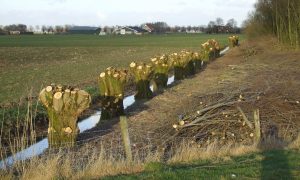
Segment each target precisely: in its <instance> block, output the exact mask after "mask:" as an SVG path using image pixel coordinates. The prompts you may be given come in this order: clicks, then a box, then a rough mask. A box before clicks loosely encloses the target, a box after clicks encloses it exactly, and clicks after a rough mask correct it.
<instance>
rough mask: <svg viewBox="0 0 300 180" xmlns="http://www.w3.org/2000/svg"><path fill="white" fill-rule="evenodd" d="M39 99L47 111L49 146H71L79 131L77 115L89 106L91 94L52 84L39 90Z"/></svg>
mask: <svg viewBox="0 0 300 180" xmlns="http://www.w3.org/2000/svg"><path fill="white" fill-rule="evenodd" d="M39 99H40V101H41V102H42V103H43V105H44V106H45V107H46V109H47V113H48V118H49V127H48V140H49V145H50V147H61V146H69V147H71V146H73V145H74V144H75V142H76V138H77V135H78V133H79V128H78V126H77V120H78V116H79V115H80V114H81V113H82V112H83V111H84V110H85V109H87V108H88V107H89V104H90V102H91V96H90V95H89V94H88V93H87V92H85V91H83V90H79V89H78V88H73V87H69V86H61V85H57V86H55V85H54V84H53V85H51V86H47V87H46V88H44V89H43V90H42V91H41V92H40V95H39Z"/></svg>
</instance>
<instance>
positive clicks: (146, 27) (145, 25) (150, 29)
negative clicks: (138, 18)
mask: <svg viewBox="0 0 300 180" xmlns="http://www.w3.org/2000/svg"><path fill="white" fill-rule="evenodd" d="M142 28H143V29H144V30H146V31H147V32H149V33H151V32H153V31H154V27H153V26H152V25H151V24H144V25H142Z"/></svg>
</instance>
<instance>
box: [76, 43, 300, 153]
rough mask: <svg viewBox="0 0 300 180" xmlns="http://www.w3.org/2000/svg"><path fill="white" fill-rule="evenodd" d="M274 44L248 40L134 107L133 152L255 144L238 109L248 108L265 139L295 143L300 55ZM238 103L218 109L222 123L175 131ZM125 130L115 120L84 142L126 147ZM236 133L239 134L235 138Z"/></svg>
mask: <svg viewBox="0 0 300 180" xmlns="http://www.w3.org/2000/svg"><path fill="white" fill-rule="evenodd" d="M274 44H276V43H275V41H274V40H272V39H269V40H265V41H264V42H245V43H243V44H242V45H241V46H240V47H238V48H234V49H231V50H230V51H229V52H228V53H227V54H226V55H225V56H223V57H221V58H218V59H217V60H215V61H213V62H212V63H210V64H209V65H208V66H207V67H206V68H205V69H204V70H203V71H202V72H200V73H198V74H197V75H196V76H194V77H191V78H189V79H185V80H183V81H180V82H176V83H175V84H174V85H172V87H170V88H168V89H166V90H165V91H164V92H163V93H162V94H159V95H157V96H155V97H154V98H153V99H151V100H150V101H146V102H136V103H135V104H134V105H133V106H131V107H129V108H128V109H127V114H128V123H129V134H130V137H131V143H132V146H133V148H135V149H137V150H139V149H140V148H146V147H147V148H149V147H151V148H152V147H154V146H155V147H161V148H162V149H164V148H167V147H166V146H167V144H168V143H170V142H172V143H174V142H175V143H176V141H177V140H178V139H179V138H182V139H188V140H191V141H195V142H196V143H199V145H200V146H203V145H205V143H207V142H208V141H211V140H214V139H216V140H221V139H223V140H225V141H226V142H228V141H230V142H232V141H233V142H239V143H246V144H247V143H251V142H252V141H253V137H250V136H249V134H250V133H251V132H253V130H251V129H250V128H249V127H247V126H245V125H242V124H243V123H242V119H241V117H240V116H239V115H238V111H237V110H236V106H240V107H241V108H242V110H243V111H244V113H245V114H246V116H247V117H248V118H249V120H250V121H251V122H253V118H252V117H253V111H254V109H259V110H260V118H261V126H262V135H263V137H266V136H269V135H270V136H273V137H275V136H276V137H277V138H280V139H283V140H285V141H287V142H289V141H291V140H293V139H294V138H295V137H296V136H297V134H298V133H299V132H298V131H299V127H300V104H299V101H300V91H299V88H300V71H299V67H300V61H299V58H300V52H299V51H298V52H296V51H287V50H280V49H279V48H278V47H275V46H273V45H274ZM240 95H242V98H240ZM238 99H241V102H237V103H235V104H234V105H232V106H224V107H221V108H218V109H214V113H219V114H217V118H215V119H217V120H218V121H220V123H215V124H213V123H210V124H202V126H196V127H192V128H186V129H180V130H176V129H174V128H173V127H172V125H173V124H178V121H179V119H180V118H186V119H187V121H186V122H187V123H189V121H188V119H189V117H191V116H192V115H194V114H195V113H196V111H197V110H201V109H203V108H205V107H210V106H213V105H215V104H218V103H220V102H229V101H233V100H238ZM199 116H200V115H199ZM228 117H229V119H228ZM230 117H231V118H230ZM226 118H227V119H228V120H226ZM213 120H214V118H212V119H210V121H213ZM206 123H207V122H206ZM119 132H120V128H119V124H118V119H114V120H110V121H107V122H102V123H100V125H99V126H98V127H95V128H93V129H91V130H89V131H87V132H84V133H82V134H80V135H79V142H86V141H90V143H89V145H91V146H93V147H100V144H102V145H103V144H107V145H109V146H110V147H111V148H112V149H116V148H117V147H119V146H120V147H119V148H120V149H122V148H121V140H120V139H121V138H120V133H119ZM199 132H205V133H204V135H203V134H201V133H199ZM228 133H229V135H228ZM230 134H231V135H232V134H234V135H232V136H234V138H233V137H230ZM174 139H176V140H175V141H174ZM85 144H86V143H85Z"/></svg>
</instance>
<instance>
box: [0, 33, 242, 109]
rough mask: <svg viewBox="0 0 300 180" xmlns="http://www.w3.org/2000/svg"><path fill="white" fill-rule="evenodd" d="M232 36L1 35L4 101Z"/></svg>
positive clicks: (82, 83) (90, 80) (0, 97)
mask: <svg viewBox="0 0 300 180" xmlns="http://www.w3.org/2000/svg"><path fill="white" fill-rule="evenodd" d="M228 36H229V35H207V34H194V35H193V34H192V35H187V34H174V35H145V36H102V37H100V36H95V35H35V36H0V54H1V56H0V81H1V86H0V91H1V94H0V104H5V103H9V102H18V100H19V99H20V98H22V97H26V96H27V95H28V93H29V92H30V90H32V92H33V95H35V94H36V93H37V92H38V91H39V90H40V89H41V88H42V87H43V86H45V85H47V84H50V83H52V82H54V83H61V84H70V85H78V86H80V87H82V86H86V85H91V84H94V83H96V82H97V76H98V75H99V73H100V72H101V71H102V70H103V69H105V68H106V67H108V66H116V67H126V66H127V65H128V64H129V63H130V62H131V61H147V60H148V59H149V58H150V57H151V56H154V55H157V54H162V53H171V52H176V51H180V50H182V49H188V50H193V51H197V50H199V48H200V44H201V43H203V42H205V41H206V40H207V39H211V38H215V39H217V40H218V41H219V42H220V43H221V44H222V45H226V44H227V38H228ZM241 39H243V36H242V38H241Z"/></svg>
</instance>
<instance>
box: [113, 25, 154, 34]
mask: <svg viewBox="0 0 300 180" xmlns="http://www.w3.org/2000/svg"><path fill="white" fill-rule="evenodd" d="M144 33H148V31H146V30H144V29H142V28H139V27H137V26H120V27H115V29H114V30H113V34H119V35H129V34H136V35H141V34H144Z"/></svg>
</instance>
